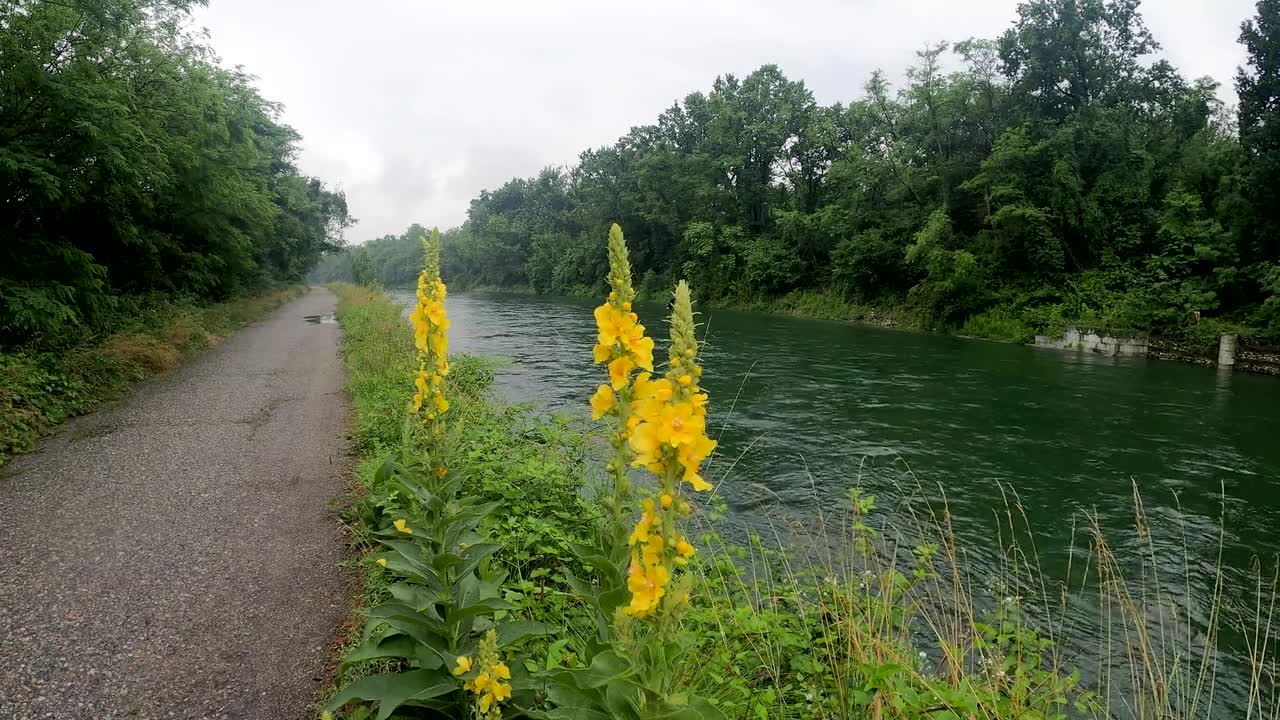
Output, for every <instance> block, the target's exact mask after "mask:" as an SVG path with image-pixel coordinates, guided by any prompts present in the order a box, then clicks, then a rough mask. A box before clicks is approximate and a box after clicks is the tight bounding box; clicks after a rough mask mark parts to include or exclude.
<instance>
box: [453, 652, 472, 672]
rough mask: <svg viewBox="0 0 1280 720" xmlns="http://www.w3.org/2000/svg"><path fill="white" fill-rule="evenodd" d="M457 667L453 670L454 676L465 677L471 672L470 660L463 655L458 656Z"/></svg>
mask: <svg viewBox="0 0 1280 720" xmlns="http://www.w3.org/2000/svg"><path fill="white" fill-rule="evenodd" d="M457 662H458V666H457V667H455V668H454V669H453V674H454V676H455V677H456V676H458V675H465V674H467V673H469V672H471V658H469V657H467V656H465V655H459V656H458V660H457Z"/></svg>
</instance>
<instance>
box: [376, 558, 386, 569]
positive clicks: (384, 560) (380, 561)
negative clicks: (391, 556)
mask: <svg viewBox="0 0 1280 720" xmlns="http://www.w3.org/2000/svg"><path fill="white" fill-rule="evenodd" d="M374 562H376V563H378V565H380V566H382V567H386V566H387V559H386V558H378V559H377V560H374Z"/></svg>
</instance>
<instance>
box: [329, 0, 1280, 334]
mask: <svg viewBox="0 0 1280 720" xmlns="http://www.w3.org/2000/svg"><path fill="white" fill-rule="evenodd" d="M1275 12H1276V9H1275V4H1274V3H1272V2H1263V3H1260V4H1259V15H1258V17H1257V18H1255V19H1250V20H1248V21H1247V22H1245V23H1244V25H1243V27H1242V30H1241V33H1240V42H1241V44H1242V45H1243V46H1244V51H1245V60H1246V61H1245V64H1244V66H1243V67H1242V68H1241V69H1240V71H1239V73H1238V75H1237V76H1236V77H1235V78H1230V79H1228V78H1217V79H1213V78H1199V79H1191V78H1188V77H1185V76H1183V75H1182V74H1181V73H1179V72H1178V70H1177V68H1175V67H1174V66H1173V65H1171V64H1170V63H1169V62H1168V61H1167V60H1166V59H1164V58H1163V57H1161V56H1160V55H1159V53H1158V52H1157V51H1158V50H1159V44H1158V42H1157V40H1158V39H1157V38H1156V37H1155V36H1154V35H1153V34H1152V33H1151V32H1150V31H1149V29H1148V28H1147V27H1146V25H1145V23H1144V21H1143V18H1142V15H1141V14H1140V13H1139V11H1138V6H1137V3H1128V2H1124V3H1109V2H1101V1H1098V2H1085V3H1079V2H1065V1H1062V0H1033V1H1031V2H1026V3H1021V4H1020V5H1019V7H1018V15H1017V17H1016V18H1015V19H1014V20H1013V22H1012V23H1011V24H1010V25H1009V27H1008V29H1007V30H1006V31H1005V32H1004V33H1003V34H1001V35H1000V36H999V37H996V38H993V39H982V38H977V39H969V40H964V41H961V42H956V43H954V44H948V43H938V44H930V45H927V46H926V47H925V48H924V49H923V50H921V51H919V52H918V53H917V57H916V58H915V62H914V63H913V64H912V65H911V67H910V68H909V69H908V70H907V72H906V78H905V82H904V83H903V84H902V85H901V86H899V87H894V86H892V85H891V83H890V78H889V77H888V76H887V75H885V74H884V73H875V74H873V75H872V77H871V78H870V79H869V80H868V81H867V83H866V85H865V87H864V90H863V93H862V94H861V96H860V97H857V98H852V99H850V100H849V101H848V102H837V103H834V104H831V105H822V104H819V103H818V102H817V101H815V99H814V95H813V93H812V92H811V91H810V89H809V88H808V87H807V86H806V85H805V84H804V82H802V81H798V80H793V79H791V78H788V77H787V76H786V75H785V74H784V73H783V70H782V69H780V68H778V67H775V66H772V65H766V66H764V67H761V68H759V69H758V70H756V71H755V72H752V73H750V74H748V75H746V76H745V77H737V76H733V75H724V76H721V77H719V78H716V79H715V81H714V83H713V84H712V86H711V87H710V89H709V90H705V91H698V92H692V93H690V94H689V95H687V96H686V97H684V98H683V99H680V100H678V101H677V102H675V103H673V104H672V106H671V107H670V108H669V109H668V110H666V111H665V112H663V113H662V114H661V115H660V116H659V117H658V118H657V119H656V120H654V121H652V122H649V123H647V124H641V125H637V126H636V127H634V128H632V129H631V130H630V131H629V132H628V133H627V134H626V135H624V136H623V137H621V138H619V139H618V141H617V142H615V143H614V144H611V145H606V146H603V147H598V148H591V149H587V150H584V151H583V152H582V153H581V154H580V156H579V157H578V160H577V162H576V163H575V164H573V165H571V166H567V167H549V168H546V169H544V170H543V171H541V172H540V173H538V174H537V175H535V176H533V177H519V178H514V179H512V180H510V181H508V182H506V183H504V184H503V185H501V186H500V187H497V188H494V189H490V190H485V191H483V192H481V193H480V194H479V195H478V196H477V197H475V198H474V199H473V200H472V202H471V205H470V208H469V210H468V213H467V219H466V222H465V223H463V224H462V225H461V226H460V227H458V228H455V229H453V230H451V231H450V232H449V233H447V238H448V242H447V243H446V245H445V255H444V258H443V263H444V267H445V269H446V272H447V273H448V274H449V276H450V277H451V278H452V279H453V282H454V284H455V285H456V286H457V287H459V288H463V287H467V286H470V285H485V286H495V287H516V286H519V287H527V288H531V289H533V290H535V291H537V292H544V293H557V294H583V293H586V294H590V293H592V292H593V288H594V287H595V284H596V278H598V277H599V276H600V275H601V274H602V273H603V272H604V268H605V266H606V258H605V256H604V254H603V251H602V249H601V248H600V247H599V244H598V243H597V242H595V240H594V238H595V237H597V236H598V234H599V233H601V232H603V231H604V229H605V228H606V227H607V225H608V223H610V222H615V221H616V222H619V223H621V224H622V225H623V226H624V227H626V228H627V231H628V237H629V239H630V241H631V245H632V251H633V262H634V264H635V270H636V277H637V285H638V291H639V293H640V296H641V297H645V296H652V297H658V296H665V294H666V293H667V292H668V290H669V288H670V287H671V285H672V283H673V282H674V281H675V279H677V278H680V277H685V278H688V279H689V280H690V282H691V283H692V285H693V288H694V291H695V293H696V294H697V298H698V299H699V300H700V301H705V302H712V303H720V304H724V305H729V306H748V307H753V308H764V309H771V310H781V311H784V312H789V313H796V314H803V315H810V316H814V317H826V318H833V319H847V318H853V319H864V318H865V319H869V320H871V321H872V322H875V323H882V322H887V321H889V319H892V321H893V322H897V323H905V324H908V325H912V326H916V327H922V328H928V329H944V330H950V331H955V332H960V333H962V334H966V335H975V336H983V337H993V338H999V339H1006V340H1030V339H1031V337H1032V336H1034V335H1036V334H1053V333H1054V332H1055V331H1057V330H1061V329H1062V327H1063V326H1064V325H1066V324H1072V323H1075V324H1082V325H1093V326H1099V327H1110V328H1131V329H1135V330H1139V331H1145V332H1150V333H1151V334H1153V335H1157V336H1166V337H1169V338H1171V339H1172V340H1174V341H1178V342H1191V343H1193V344H1195V345H1196V346H1197V347H1199V345H1200V344H1201V343H1199V338H1200V336H1201V335H1203V336H1212V337H1215V338H1216V336H1217V335H1220V334H1224V333H1240V334H1241V335H1245V336H1255V337H1259V338H1274V337H1276V336H1277V335H1280V264H1277V258H1280V246H1277V244H1276V243H1277V238H1280V233H1278V232H1276V229H1275V228H1276V225H1275V223H1276V221H1275V207H1276V200H1275V195H1274V193H1275V190H1274V188H1276V187H1280V175H1277V173H1278V172H1280V171H1278V170H1277V168H1280V143H1278V142H1277V141H1276V137H1277V135H1276V134H1277V132H1278V131H1277V129H1276V128H1277V127H1280V123H1277V122H1276V121H1275V119H1274V118H1275V112H1276V111H1275V108H1274V103H1273V102H1272V100H1271V98H1273V97H1274V95H1275V92H1276V79H1275V78H1276V77H1278V75H1277V73H1278V72H1280V68H1278V67H1277V60H1276V58H1277V57H1280V55H1277V54H1276V52H1275V51H1274V48H1275V47H1276V44H1277V42H1280V40H1278V39H1277V37H1276V26H1275V23H1274V17H1275ZM1231 80H1233V81H1234V89H1235V93H1234V98H1233V99H1234V100H1235V102H1236V104H1237V111H1236V112H1235V113H1234V114H1233V113H1232V112H1231V111H1230V109H1229V108H1228V107H1227V105H1226V104H1225V103H1224V101H1223V99H1222V92H1221V86H1220V83H1221V82H1222V81H1231ZM414 237H416V230H414V229H413V228H410V230H409V232H407V233H406V234H405V235H402V236H399V237H397V236H393V235H388V236H385V237H383V238H380V239H378V240H375V241H373V242H371V243H369V244H368V245H366V246H365V247H364V248H363V249H361V250H356V251H353V252H352V254H351V256H349V257H345V258H344V257H341V256H339V257H334V258H332V259H329V260H327V261H326V263H325V264H323V265H322V267H321V273H322V274H323V275H326V276H328V277H330V278H332V277H336V276H339V275H342V276H345V277H347V278H350V277H352V276H353V272H352V265H353V263H355V262H358V263H359V264H360V265H361V268H360V270H361V271H362V272H365V273H370V274H374V275H377V276H379V277H380V278H381V280H382V281H383V282H384V283H385V284H386V285H387V286H402V285H406V284H410V282H411V280H412V277H411V271H410V270H408V269H407V268H408V267H409V266H408V265H406V264H405V263H404V262H403V260H404V258H405V257H407V255H409V254H412V252H413V238H414ZM1197 313H1198V314H1199V319H1198V320H1197Z"/></svg>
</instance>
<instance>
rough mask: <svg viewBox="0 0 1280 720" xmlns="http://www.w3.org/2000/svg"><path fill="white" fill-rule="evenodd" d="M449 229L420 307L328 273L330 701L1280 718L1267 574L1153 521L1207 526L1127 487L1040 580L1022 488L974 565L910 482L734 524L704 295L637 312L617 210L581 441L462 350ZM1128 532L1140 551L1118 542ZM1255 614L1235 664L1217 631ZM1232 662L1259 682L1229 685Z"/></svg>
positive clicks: (1240, 625)
mask: <svg viewBox="0 0 1280 720" xmlns="http://www.w3.org/2000/svg"><path fill="white" fill-rule="evenodd" d="M434 242H435V241H432V243H430V244H429V247H428V251H427V256H428V261H427V270H426V271H425V272H424V273H423V275H422V279H421V282H420V283H419V286H418V288H419V290H418V304H417V306H416V307H415V310H414V312H413V313H412V315H411V321H412V324H409V323H405V322H404V321H403V320H402V317H401V314H402V308H401V306H400V305H399V304H398V303H396V302H394V301H392V300H391V299H390V298H388V297H386V296H383V295H382V294H380V293H379V292H377V291H374V290H370V289H367V288H364V287H357V286H350V285H343V286H337V288H336V289H337V292H338V293H339V296H340V305H339V319H340V321H341V322H342V324H343V328H344V333H345V338H344V357H345V359H346V362H347V365H348V368H349V372H350V381H349V382H350V384H349V388H350V391H351V394H352V398H353V402H354V407H355V413H356V416H355V420H354V435H355V439H356V444H357V447H358V448H359V450H360V452H361V453H362V464H361V469H360V472H359V479H360V488H359V491H358V492H359V495H360V497H359V498H358V500H357V502H356V503H355V504H354V506H353V508H352V510H351V511H350V512H349V513H348V517H347V519H348V523H349V526H350V528H351V531H352V537H353V538H354V539H355V542H356V543H357V545H358V546H359V547H360V548H361V550H362V553H361V560H360V564H361V568H362V572H363V573H364V577H365V584H364V592H363V597H362V603H363V606H364V607H363V609H362V611H361V613H360V615H359V620H360V623H359V624H360V625H361V627H360V628H359V629H358V631H356V632H354V633H353V635H352V638H351V641H350V644H349V648H348V650H347V652H346V654H345V657H344V659H343V661H342V664H341V668H340V673H339V677H338V687H337V689H336V693H335V694H334V695H333V697H332V698H330V699H329V701H328V702H327V703H326V712H329V713H337V714H338V715H339V716H343V717H365V716H370V715H373V716H376V717H384V718H385V717H391V716H392V715H393V714H394V715H396V716H399V717H432V716H435V715H433V713H437V712H438V713H443V714H444V715H445V716H448V717H468V716H477V717H499V716H502V717H520V716H529V717H548V718H653V717H672V718H677V717H688V718H704V717H705V718H714V717H731V718H846V717H847V718H855V717H856V718H863V717H874V718H953V719H955V720H964V719H968V718H1065V717H1090V718H1144V719H1145V718H1192V717H1204V716H1216V715H1215V714H1214V713H1216V712H1227V714H1230V715H1233V716H1235V715H1238V716H1241V717H1244V716H1247V715H1249V714H1252V716H1254V717H1266V718H1275V717H1278V716H1280V715H1278V709H1280V705H1277V699H1278V696H1277V694H1276V686H1275V682H1274V676H1273V675H1272V674H1271V673H1272V670H1273V669H1274V668H1275V662H1276V650H1275V644H1274V643H1275V630H1274V628H1273V627H1272V626H1271V624H1270V614H1271V609H1272V607H1273V606H1274V578H1273V576H1272V574H1271V573H1272V571H1271V570H1267V569H1261V568H1260V569H1259V580H1258V585H1257V590H1258V592H1257V597H1256V598H1255V599H1256V602H1254V601H1253V600H1250V601H1249V602H1248V603H1239V604H1233V603H1229V602H1226V601H1225V600H1224V599H1223V598H1222V597H1221V590H1220V588H1221V577H1220V575H1219V579H1218V580H1217V582H1216V583H1215V580H1214V572H1215V571H1214V570H1212V569H1211V570H1210V571H1209V572H1208V574H1207V575H1206V574H1205V573H1204V572H1203V569H1202V568H1199V567H1196V568H1193V567H1190V566H1186V565H1184V566H1183V567H1181V568H1180V569H1179V570H1178V571H1176V572H1173V573H1171V572H1170V566H1169V565H1168V564H1167V563H1165V562H1164V560H1165V558H1164V557H1163V556H1164V555H1165V552H1166V551H1167V547H1163V546H1162V547H1159V548H1158V547H1157V544H1156V541H1155V540H1153V538H1154V537H1156V536H1157V534H1158V535H1159V536H1160V538H1161V542H1163V541H1164V540H1165V539H1167V536H1166V534H1165V531H1170V530H1171V531H1172V532H1173V534H1174V536H1178V535H1179V533H1181V538H1182V542H1184V543H1185V542H1189V541H1190V540H1189V538H1188V535H1190V534H1193V533H1190V532H1188V531H1187V529H1185V528H1160V529H1159V530H1158V531H1157V532H1153V531H1152V530H1151V528H1150V525H1149V523H1148V522H1147V519H1146V517H1145V516H1144V514H1143V513H1142V511H1141V504H1140V501H1139V500H1138V498H1137V497H1136V495H1135V518H1136V526H1135V529H1134V532H1133V533H1132V536H1128V537H1123V538H1108V537H1106V536H1105V535H1104V534H1103V533H1102V532H1101V530H1099V529H1098V528H1097V527H1096V525H1092V524H1091V522H1090V518H1089V517H1088V516H1082V517H1081V518H1080V528H1081V531H1080V533H1079V542H1080V547H1079V548H1076V549H1075V552H1076V553H1078V554H1079V558H1080V564H1079V566H1074V565H1073V568H1072V570H1070V571H1069V572H1068V577H1063V578H1049V577H1045V576H1044V575H1042V574H1041V573H1040V572H1039V570H1038V566H1037V552H1036V548H1035V545H1034V540H1033V538H1034V535H1033V534H1031V533H1030V532H1028V528H1026V527H1025V525H1024V523H1023V521H1022V519H1021V514H1020V511H1019V510H1018V504H1017V502H1016V499H1011V501H1010V503H1009V504H1008V506H1007V511H1006V514H1007V517H1006V520H1005V527H1006V528H1007V535H1006V534H1005V533H1004V532H1003V531H1002V533H1001V535H1002V537H1001V538H999V539H992V542H993V543H996V544H998V545H1000V547H1001V548H1002V549H1003V557H1004V562H1003V563H1002V565H1001V567H1000V570H999V572H998V573H996V576H994V577H973V576H971V575H970V574H969V570H968V569H967V563H966V562H965V553H966V549H965V548H963V547H959V546H957V544H956V542H955V540H954V535H953V533H952V529H951V522H952V519H951V518H950V516H949V514H948V512H947V506H946V502H945V500H944V499H942V498H940V497H939V496H937V495H936V491H930V492H926V491H925V489H924V488H919V487H918V488H904V491H905V492H904V495H905V496H908V497H910V498H912V499H911V500H909V501H904V502H902V503H901V504H900V506H897V507H894V508H891V509H889V511H888V512H885V511H882V509H881V508H878V507H877V500H876V498H874V497H871V496H869V495H867V494H865V493H863V492H860V491H858V490H856V489H854V490H852V491H850V493H849V494H848V496H847V498H846V504H845V506H844V507H842V508H833V509H831V510H830V511H829V512H828V513H827V514H825V515H824V516H823V517H822V520H821V522H820V523H819V524H818V526H817V527H809V528H799V529H798V528H778V532H777V537H776V538H774V539H773V540H766V539H764V538H760V537H752V538H750V539H749V540H748V541H747V542H745V543H744V544H743V545H740V546H737V545H731V544H728V543H726V542H724V541H723V540H722V539H720V538H719V537H718V535H717V534H716V532H715V527H716V522H715V518H716V516H717V514H718V512H719V510H718V506H719V503H718V501H717V494H716V489H715V488H714V487H712V486H711V485H710V483H709V482H708V480H706V479H705V478H711V477H714V478H715V479H716V481H717V482H732V479H731V473H727V472H724V471H722V470H721V468H720V467H719V465H718V464H719V463H721V462H723V461H722V460H720V459H719V458H720V457H721V455H723V454H725V453H728V456H729V457H732V455H733V453H734V452H736V449H733V448H718V447H716V444H715V441H714V439H713V438H710V437H708V436H707V434H706V432H707V430H706V427H707V425H706V420H705V418H706V413H707V412H708V408H709V409H710V412H711V413H712V414H714V413H716V412H725V411H726V410H727V409H726V406H725V404H724V403H726V402H727V400H728V399H726V398H708V397H707V395H706V393H705V392H704V391H702V390H701V389H700V387H701V384H700V378H701V377H702V376H703V374H704V373H714V372H715V369H714V368H704V367H703V366H702V363H701V361H700V357H701V356H700V353H699V347H698V339H697V337H696V331H695V326H694V325H693V316H692V315H691V314H690V312H691V310H690V303H689V292H688V288H687V286H685V285H683V284H681V285H679V286H678V287H677V289H676V293H675V295H674V299H673V309H672V316H671V318H670V324H669V327H670V333H671V337H670V339H669V341H667V342H663V343H660V344H657V346H656V347H655V343H654V340H653V338H652V337H651V336H650V334H649V330H648V329H647V328H646V326H645V325H643V324H642V321H643V320H648V321H649V327H663V326H664V323H663V322H662V321H661V320H662V319H661V318H652V319H649V318H644V319H642V318H639V317H637V316H636V315H635V314H634V313H633V312H632V309H631V303H632V300H633V299H634V293H635V290H634V287H633V285H632V283H631V270H630V267H629V263H628V259H627V258H628V256H627V252H626V248H625V244H624V243H623V240H622V236H621V232H620V231H619V230H618V229H617V228H615V230H614V232H613V233H612V234H611V237H610V242H609V257H610V267H609V271H608V279H609V284H610V290H609V291H608V297H607V299H606V300H605V302H604V303H603V304H602V305H600V306H599V307H598V308H597V309H596V311H595V318H594V320H595V324H596V325H597V328H598V331H599V337H598V339H599V342H598V344H597V346H596V347H595V348H594V350H593V349H592V348H590V347H583V348H582V352H583V353H592V352H594V356H595V360H596V361H597V363H598V365H599V367H600V384H599V386H598V387H595V388H591V387H584V388H582V389H581V394H582V405H583V407H584V412H585V409H586V408H588V407H589V408H590V412H591V416H592V417H593V419H594V421H595V423H598V424H594V423H593V425H592V426H591V427H590V428H588V429H586V430H585V431H584V430H583V429H582V426H581V425H580V424H577V423H566V422H565V421H559V420H555V419H548V418H546V417H545V416H542V415H539V414H533V413H530V412H527V411H524V410H522V409H520V408H513V407H509V406H506V405H504V404H503V403H502V401H501V399H500V398H499V397H498V396H497V395H495V394H494V391H493V389H492V388H491V386H490V385H491V382H492V365H490V364H489V363H488V362H487V361H485V360H483V359H479V358H472V357H465V356H458V355H453V356H450V355H448V354H447V353H448V339H447V337H448V328H449V319H448V318H447V316H446V314H445V311H444V305H443V299H444V294H445V287H444V284H443V282H442V281H441V280H440V277H439V274H438V273H439V270H438V268H439V266H438V264H437V261H436V260H435V257H436V253H437V252H438V250H437V249H436V248H437V246H436V245H435V244H434ZM584 322H590V320H588V319H586V318H584ZM629 469H631V470H632V471H630V472H629V471H628V470H629ZM890 517H892V518H894V519H893V520H892V521H891V520H889V518H890ZM1112 541H1116V542H1119V543H1121V544H1123V546H1124V547H1126V548H1129V549H1130V550H1132V551H1133V552H1131V553H1130V552H1126V555H1125V556H1124V557H1121V558H1117V556H1116V554H1114V553H1113V552H1112V550H1111V544H1110V543H1111V542H1112ZM1196 542H1203V538H1198V537H1197V539H1196ZM1157 556H1160V557H1159V559H1158V558H1157ZM1152 580H1155V581H1156V582H1155V583H1154V585H1153V584H1152V583H1151V581H1152ZM1192 582H1195V583H1206V582H1207V583H1210V584H1213V585H1214V586H1215V587H1218V588H1219V590H1218V591H1217V592H1216V593H1215V598H1216V599H1215V602H1214V603H1213V612H1212V616H1211V617H1210V618H1208V621H1207V622H1203V623H1202V620H1204V619H1203V618H1188V617H1187V616H1186V615H1185V614H1184V613H1183V612H1182V611H1181V610H1180V609H1179V608H1178V605H1177V603H1176V602H1174V601H1173V599H1174V598H1176V597H1177V594H1178V591H1177V590H1176V588H1179V587H1182V586H1183V585H1185V584H1187V583H1192ZM1152 587H1154V588H1155V589H1154V591H1149V590H1148V588H1152ZM1139 588H1142V589H1139ZM1078 624H1086V625H1089V626H1091V627H1096V628H1097V632H1096V633H1095V634H1094V641H1096V643H1098V644H1100V648H1101V651H1099V648H1098V647H1093V648H1081V647H1075V646H1072V645H1071V644H1070V643H1067V642H1064V641H1063V638H1064V637H1065V634H1064V633H1063V632H1062V630H1063V628H1064V627H1065V626H1068V625H1078ZM1237 632H1239V633H1245V634H1244V635H1241V636H1240V637H1244V638H1246V639H1245V640H1244V641H1242V642H1241V643H1240V644H1239V646H1238V648H1237V650H1238V652H1237V653H1236V654H1233V655H1231V656H1225V655H1223V654H1222V653H1221V652H1220V650H1219V640H1220V639H1221V636H1222V634H1223V633H1237ZM1085 658H1094V659H1093V660H1091V661H1089V662H1087V663H1086V662H1084V659H1085ZM1228 672H1229V673H1239V674H1240V675H1239V677H1241V678H1244V677H1248V678H1250V680H1247V681H1245V682H1243V683H1242V686H1244V687H1246V688H1247V689H1246V690H1245V691H1244V692H1240V693H1232V694H1231V696H1230V697H1224V695H1227V693H1222V692H1219V694H1218V695H1216V696H1215V694H1214V688H1215V687H1216V683H1217V682H1218V680H1219V679H1220V676H1221V674H1222V673H1228Z"/></svg>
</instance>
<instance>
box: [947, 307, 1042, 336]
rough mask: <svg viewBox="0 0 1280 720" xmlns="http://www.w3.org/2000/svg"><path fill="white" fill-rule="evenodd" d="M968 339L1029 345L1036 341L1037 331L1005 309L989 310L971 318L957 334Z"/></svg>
mask: <svg viewBox="0 0 1280 720" xmlns="http://www.w3.org/2000/svg"><path fill="white" fill-rule="evenodd" d="M957 334H958V335H963V336H966V337H974V338H982V339H984V340H1000V341H1003V342H1016V343H1029V342H1031V341H1033V340H1035V336H1036V334H1035V330H1033V329H1032V328H1031V326H1029V325H1027V324H1026V323H1025V322H1023V321H1022V319H1021V318H1018V317H1016V316H1014V314H1013V313H1011V312H1009V311H1008V310H1005V309H1003V308H996V309H994V310H988V311H987V312H984V313H980V314H978V315H973V316H970V317H969V319H968V320H966V321H965V323H964V326H962V327H961V328H960V330H959V331H958V332H957Z"/></svg>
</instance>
